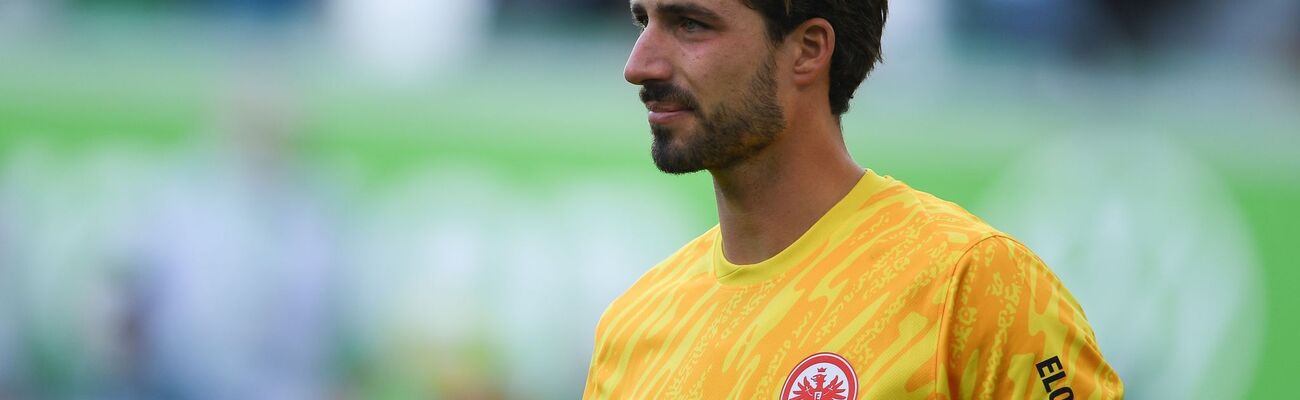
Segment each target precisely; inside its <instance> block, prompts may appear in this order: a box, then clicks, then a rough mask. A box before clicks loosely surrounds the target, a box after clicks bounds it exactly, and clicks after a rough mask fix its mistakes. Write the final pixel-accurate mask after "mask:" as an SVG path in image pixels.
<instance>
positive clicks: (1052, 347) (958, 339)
mask: <svg viewBox="0 0 1300 400" xmlns="http://www.w3.org/2000/svg"><path fill="white" fill-rule="evenodd" d="M943 318H944V320H943V322H942V326H941V327H940V333H939V344H938V346H937V347H938V352H937V353H936V357H937V359H936V360H935V361H936V362H935V367H936V369H937V370H936V371H935V373H936V377H937V378H938V379H937V380H936V383H935V385H936V388H935V392H936V394H938V396H937V397H938V398H949V399H1122V398H1123V394H1124V389H1123V384H1122V383H1121V381H1120V379H1119V376H1118V375H1117V374H1116V373H1115V371H1114V369H1113V368H1111V366H1110V365H1109V364H1107V363H1106V360H1105V359H1103V358H1102V354H1101V351H1100V350H1099V349H1098V347H1097V340H1096V338H1095V337H1094V335H1093V332H1092V328H1091V327H1090V326H1089V325H1088V321H1087V320H1086V319H1085V317H1084V313H1083V310H1082V308H1081V307H1080V306H1079V304H1078V302H1077V301H1075V299H1074V297H1073V296H1072V295H1070V292H1069V291H1067V290H1066V289H1065V287H1064V286H1063V285H1062V284H1061V282H1060V280H1059V279H1057V277H1056V275H1055V274H1053V273H1052V272H1051V271H1050V270H1049V269H1048V268H1047V266H1046V265H1044V264H1043V262H1042V260H1040V259H1039V258H1038V257H1037V256H1036V255H1034V254H1033V253H1032V252H1031V251H1029V249H1028V248H1026V247H1025V246H1024V245H1022V244H1020V243H1019V242H1016V241H1015V240H1013V239H1011V238H1008V237H1005V236H993V237H989V238H986V239H984V240H981V241H980V242H979V243H976V244H975V245H974V246H972V247H971V248H970V249H969V250H968V251H966V253H965V254H964V255H963V256H962V257H961V258H960V259H959V261H958V262H957V264H956V265H955V268H954V269H953V270H952V278H951V280H950V281H949V284H948V289H947V298H946V300H945V307H944V314H943Z"/></svg>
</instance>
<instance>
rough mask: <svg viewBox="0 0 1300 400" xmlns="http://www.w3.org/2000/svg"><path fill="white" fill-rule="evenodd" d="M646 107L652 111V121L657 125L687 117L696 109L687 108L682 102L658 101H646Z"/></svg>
mask: <svg viewBox="0 0 1300 400" xmlns="http://www.w3.org/2000/svg"><path fill="white" fill-rule="evenodd" d="M645 107H646V109H647V110H649V111H650V123H651V124H655V125H662V124H666V123H669V122H672V121H673V120H675V119H678V118H681V117H685V116H687V115H689V114H690V113H691V112H693V111H695V110H694V109H691V108H687V107H686V106H683V105H681V104H675V103H663V102H657V101H649V102H646V103H645Z"/></svg>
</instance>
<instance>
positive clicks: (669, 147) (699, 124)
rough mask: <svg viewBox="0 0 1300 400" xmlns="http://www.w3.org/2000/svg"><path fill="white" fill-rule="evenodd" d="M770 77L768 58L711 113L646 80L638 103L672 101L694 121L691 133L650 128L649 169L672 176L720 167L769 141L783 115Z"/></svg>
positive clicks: (682, 94) (781, 124) (771, 61)
mask: <svg viewBox="0 0 1300 400" xmlns="http://www.w3.org/2000/svg"><path fill="white" fill-rule="evenodd" d="M775 75H776V61H775V60H774V59H773V58H769V59H768V60H767V62H766V63H764V64H763V65H762V66H761V67H760V68H759V70H758V72H756V73H755V74H754V78H753V79H751V80H750V83H749V87H747V88H746V89H745V90H744V91H741V92H738V93H735V96H732V97H731V98H730V99H729V100H728V101H724V102H723V103H720V104H718V105H717V106H715V107H712V110H705V109H703V108H700V107H699V103H698V102H696V101H695V98H694V96H692V95H691V94H690V93H689V92H686V91H685V90H682V89H679V88H677V87H674V86H672V84H669V83H666V82H647V83H646V84H645V85H644V86H643V87H642V88H641V100H642V101H650V100H660V101H662V100H669V101H673V102H676V103H679V104H682V105H685V106H687V107H689V108H691V109H692V110H694V111H693V112H694V113H695V117H696V128H695V129H694V131H692V132H679V130H681V129H678V130H674V129H672V128H669V127H666V126H661V125H653V124H652V125H651V126H650V132H651V133H652V134H653V135H654V143H653V144H652V145H651V148H650V156H651V157H652V158H653V159H654V162H655V166H656V167H658V168H659V170H660V171H663V172H666V173H669V174H675V175H679V174H687V173H692V172H698V171H701V170H706V169H709V170H713V169H725V168H728V167H731V166H734V165H736V164H738V163H740V162H741V161H744V160H746V159H749V158H750V157H752V156H753V155H755V154H758V153H759V152H761V151H762V150H763V149H764V148H767V146H768V145H770V144H772V143H773V142H775V141H776V138H777V135H778V134H779V133H780V132H781V131H782V130H785V116H784V113H783V111H782V110H781V106H780V105H779V104H777V101H776V80H775ZM674 139H677V140H676V141H674Z"/></svg>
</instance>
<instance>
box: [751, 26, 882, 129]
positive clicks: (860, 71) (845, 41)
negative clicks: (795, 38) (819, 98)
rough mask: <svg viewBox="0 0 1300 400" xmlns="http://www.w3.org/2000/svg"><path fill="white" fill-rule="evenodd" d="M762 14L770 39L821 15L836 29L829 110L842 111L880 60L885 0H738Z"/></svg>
mask: <svg viewBox="0 0 1300 400" xmlns="http://www.w3.org/2000/svg"><path fill="white" fill-rule="evenodd" d="M741 1H742V2H744V3H745V5H746V6H748V7H749V8H752V9H754V10H756V11H758V12H759V14H762V15H763V20H764V21H766V23H767V35H768V38H769V39H771V40H772V42H774V43H775V42H780V41H781V40H784V39H785V37H786V36H787V35H789V34H790V32H791V31H793V30H794V28H795V27H797V26H799V24H802V23H804V21H807V20H809V19H813V18H822V19H825V20H826V21H827V22H830V24H831V27H833V28H834V29H835V53H834V54H832V55H831V88H830V102H831V112H832V113H834V114H835V115H841V114H844V112H846V111H848V110H849V99H851V98H853V92H855V91H857V90H858V85H861V84H862V80H864V79H866V78H867V73H869V72H871V69H872V68H874V67H875V65H876V63H877V62H879V61H881V60H882V58H881V56H880V34H881V32H882V31H884V28H885V15H886V14H888V13H889V4H888V0H741Z"/></svg>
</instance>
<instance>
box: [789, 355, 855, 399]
mask: <svg viewBox="0 0 1300 400" xmlns="http://www.w3.org/2000/svg"><path fill="white" fill-rule="evenodd" d="M857 398H858V375H857V373H855V372H853V366H851V365H849V361H848V360H845V359H844V357H840V355H839V354H835V353H817V354H813V355H811V356H808V358H805V359H803V361H800V362H799V365H797V366H795V367H794V370H793V371H790V376H789V377H787V378H786V379H785V386H783V387H781V397H780V398H779V399H780V400H857Z"/></svg>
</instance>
